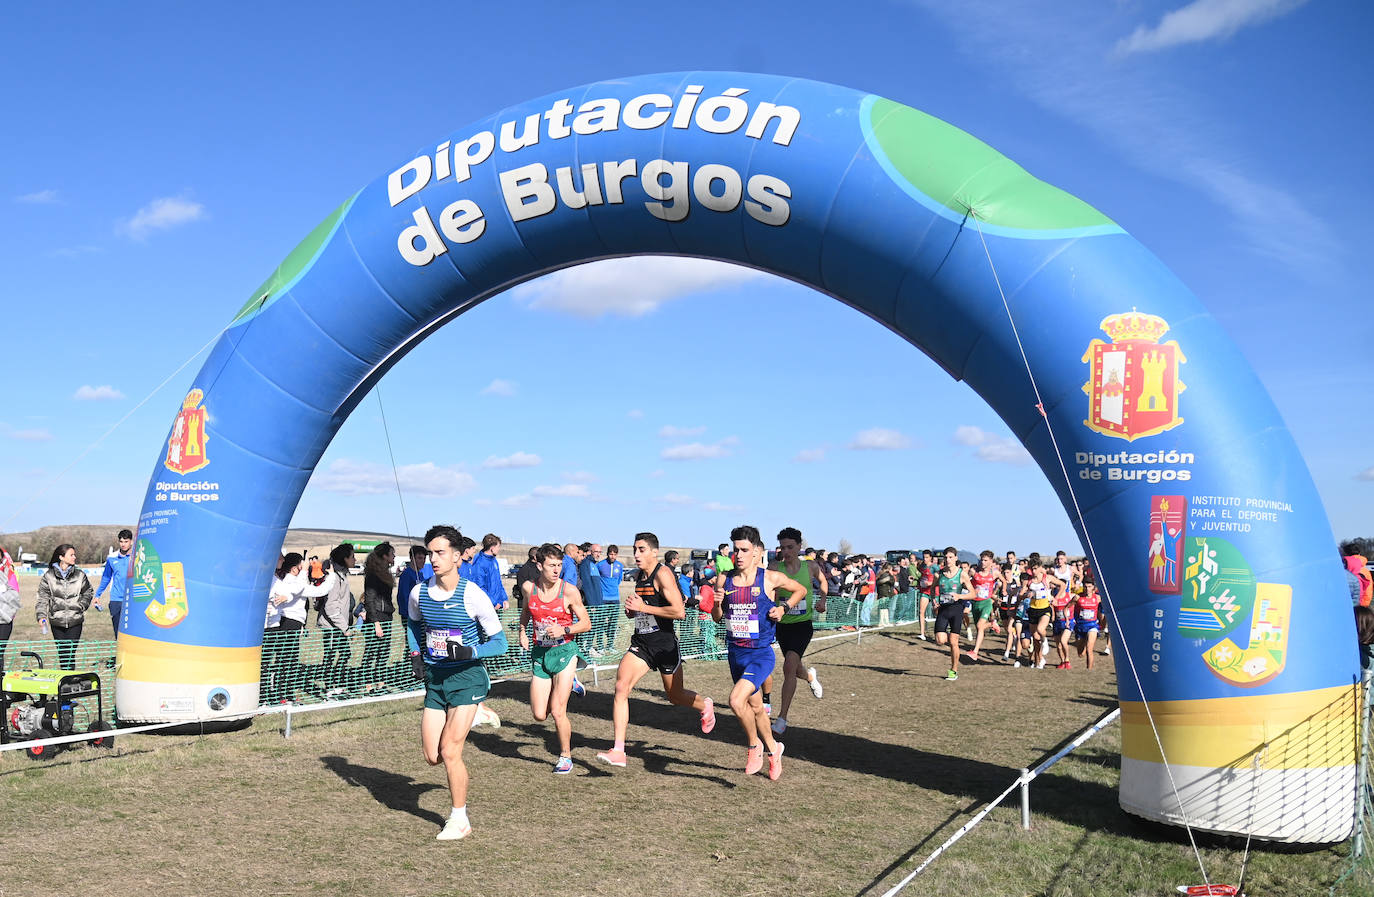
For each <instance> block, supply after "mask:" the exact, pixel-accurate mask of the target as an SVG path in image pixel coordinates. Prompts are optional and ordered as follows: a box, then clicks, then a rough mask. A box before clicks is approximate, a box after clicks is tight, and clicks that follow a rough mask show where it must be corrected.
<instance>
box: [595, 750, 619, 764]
mask: <svg viewBox="0 0 1374 897" xmlns="http://www.w3.org/2000/svg"><path fill="white" fill-rule="evenodd" d="M596 759H598V760H600V761H601V762H602V763H609V764H610V765H611V766H624V765H625V752H624V751H617V750H616V749H615V748H611V749H610V750H609V751H602V752H601V753H599V754H597V755H596Z"/></svg>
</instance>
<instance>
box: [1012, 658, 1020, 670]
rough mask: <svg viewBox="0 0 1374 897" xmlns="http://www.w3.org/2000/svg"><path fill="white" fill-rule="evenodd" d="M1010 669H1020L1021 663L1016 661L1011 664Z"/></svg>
mask: <svg viewBox="0 0 1374 897" xmlns="http://www.w3.org/2000/svg"><path fill="white" fill-rule="evenodd" d="M1012 667H1013V668H1015V669H1020V668H1021V661H1019V660H1018V661H1016V663H1014V664H1012Z"/></svg>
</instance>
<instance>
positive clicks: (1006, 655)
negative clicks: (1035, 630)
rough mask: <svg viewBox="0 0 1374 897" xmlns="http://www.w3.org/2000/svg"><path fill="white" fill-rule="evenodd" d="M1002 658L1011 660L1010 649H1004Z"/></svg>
mask: <svg viewBox="0 0 1374 897" xmlns="http://www.w3.org/2000/svg"><path fill="white" fill-rule="evenodd" d="M1002 659H1003V660H1011V652H1010V651H1003V652H1002Z"/></svg>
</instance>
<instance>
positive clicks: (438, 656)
mask: <svg viewBox="0 0 1374 897" xmlns="http://www.w3.org/2000/svg"><path fill="white" fill-rule="evenodd" d="M450 644H454V645H459V646H461V645H462V644H463V630H461V629H430V630H428V631H427V632H426V633H425V650H426V651H428V652H429V656H430V659H432V660H448V656H449V655H448V646H449V645H450Z"/></svg>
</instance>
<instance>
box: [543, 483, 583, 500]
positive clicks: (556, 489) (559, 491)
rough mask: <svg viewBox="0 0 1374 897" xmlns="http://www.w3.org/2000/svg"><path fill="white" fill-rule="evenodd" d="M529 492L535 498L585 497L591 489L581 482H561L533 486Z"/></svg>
mask: <svg viewBox="0 0 1374 897" xmlns="http://www.w3.org/2000/svg"><path fill="white" fill-rule="evenodd" d="M531 494H533V495H534V496H535V497H537V498H587V497H588V496H590V495H591V490H589V489H588V488H587V487H586V486H585V485H584V484H582V483H562V484H560V485H557V486H535V487H534V489H532V490H531Z"/></svg>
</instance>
